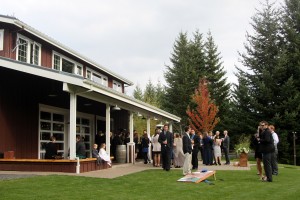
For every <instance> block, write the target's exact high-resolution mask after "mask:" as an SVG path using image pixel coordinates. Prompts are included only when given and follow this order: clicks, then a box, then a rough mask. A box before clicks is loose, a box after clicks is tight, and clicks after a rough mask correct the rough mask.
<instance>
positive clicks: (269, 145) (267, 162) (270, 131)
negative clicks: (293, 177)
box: [253, 121, 279, 182]
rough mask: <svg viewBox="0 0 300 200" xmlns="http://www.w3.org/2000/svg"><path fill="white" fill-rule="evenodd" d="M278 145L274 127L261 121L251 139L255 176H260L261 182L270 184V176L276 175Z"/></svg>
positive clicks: (271, 178)
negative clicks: (255, 169)
mask: <svg viewBox="0 0 300 200" xmlns="http://www.w3.org/2000/svg"><path fill="white" fill-rule="evenodd" d="M278 143H279V138H278V135H277V133H276V132H275V127H274V125H269V123H268V122H266V121H261V122H260V123H259V126H258V131H257V133H256V134H255V137H254V139H253V144H254V147H255V159H256V166H257V174H258V175H260V179H261V180H262V181H266V182H272V181H273V177H272V175H278V163H277V156H278V149H277V144H278ZM261 161H263V165H264V172H265V176H264V175H263V171H262V167H261Z"/></svg>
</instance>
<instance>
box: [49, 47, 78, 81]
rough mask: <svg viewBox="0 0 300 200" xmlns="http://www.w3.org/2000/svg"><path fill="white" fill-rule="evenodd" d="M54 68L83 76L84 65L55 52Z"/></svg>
mask: <svg viewBox="0 0 300 200" xmlns="http://www.w3.org/2000/svg"><path fill="white" fill-rule="evenodd" d="M53 69H55V70H58V71H63V72H67V73H71V74H77V75H79V76H82V65H81V64H79V63H76V62H75V61H73V60H71V59H69V58H67V57H65V56H63V55H60V54H59V53H56V52H53Z"/></svg>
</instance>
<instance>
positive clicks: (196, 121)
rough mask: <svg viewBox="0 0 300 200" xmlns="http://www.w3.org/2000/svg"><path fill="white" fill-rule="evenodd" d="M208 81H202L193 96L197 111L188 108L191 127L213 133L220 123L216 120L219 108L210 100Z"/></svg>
mask: <svg viewBox="0 0 300 200" xmlns="http://www.w3.org/2000/svg"><path fill="white" fill-rule="evenodd" d="M207 84H208V82H207V80H206V79H200V81H199V86H198V88H197V89H195V94H193V95H192V101H193V102H194V103H195V104H196V107H195V109H191V108H190V106H188V108H187V111H186V113H187V115H188V116H189V123H190V126H191V127H192V128H193V129H195V130H197V131H212V130H213V129H214V127H215V126H216V125H217V124H218V122H219V121H220V119H219V118H216V115H217V113H218V111H219V109H218V107H217V106H216V105H215V104H214V102H213V101H212V100H211V99H210V94H209V91H208V88H207Z"/></svg>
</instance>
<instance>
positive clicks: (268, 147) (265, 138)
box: [259, 128, 275, 153]
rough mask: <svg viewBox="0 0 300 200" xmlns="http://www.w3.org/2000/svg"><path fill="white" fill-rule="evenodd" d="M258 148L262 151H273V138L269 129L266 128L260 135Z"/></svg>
mask: <svg viewBox="0 0 300 200" xmlns="http://www.w3.org/2000/svg"><path fill="white" fill-rule="evenodd" d="M259 142H260V148H261V152H262V153H273V152H275V146H274V139H273V136H272V133H271V131H270V129H268V128H266V129H265V130H264V131H263V132H262V133H261V136H260V140H259Z"/></svg>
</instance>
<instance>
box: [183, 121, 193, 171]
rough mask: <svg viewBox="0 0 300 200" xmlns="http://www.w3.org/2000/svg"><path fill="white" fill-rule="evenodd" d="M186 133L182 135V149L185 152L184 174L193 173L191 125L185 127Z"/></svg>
mask: <svg viewBox="0 0 300 200" xmlns="http://www.w3.org/2000/svg"><path fill="white" fill-rule="evenodd" d="M184 131H185V133H184V134H183V137H182V150H183V153H184V163H183V175H187V174H190V173H191V159H192V155H191V153H192V142H191V139H190V132H191V128H190V127H189V126H187V127H185V128H184Z"/></svg>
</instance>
